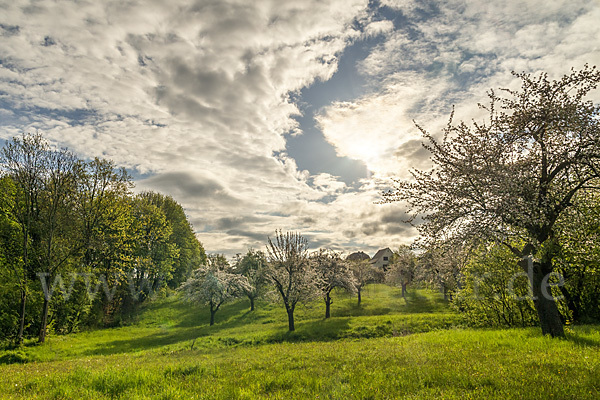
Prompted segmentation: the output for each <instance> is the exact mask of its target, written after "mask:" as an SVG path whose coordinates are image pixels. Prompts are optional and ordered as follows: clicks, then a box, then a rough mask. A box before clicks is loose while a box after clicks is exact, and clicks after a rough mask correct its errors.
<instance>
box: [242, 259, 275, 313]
mask: <svg viewBox="0 0 600 400" xmlns="http://www.w3.org/2000/svg"><path fill="white" fill-rule="evenodd" d="M234 271H235V273H236V274H240V275H242V276H245V277H246V279H248V283H250V286H249V287H248V289H246V290H244V294H245V295H246V297H248V299H249V300H250V311H254V302H255V300H256V299H257V298H258V297H260V296H261V295H262V294H263V293H264V291H265V288H266V286H267V283H268V282H267V258H266V257H265V254H264V253H263V252H262V251H256V250H253V249H248V252H247V253H246V254H245V255H244V256H243V257H239V255H238V258H237V261H236V263H235V266H234Z"/></svg>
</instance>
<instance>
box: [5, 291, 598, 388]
mask: <svg viewBox="0 0 600 400" xmlns="http://www.w3.org/2000/svg"><path fill="white" fill-rule="evenodd" d="M296 313H297V314H296V320H297V325H296V331H295V332H291V333H290V332H287V316H286V314H285V311H284V309H283V307H281V306H279V305H278V304H270V303H266V302H258V304H257V310H255V311H253V312H250V311H249V302H247V301H243V300H240V301H237V302H233V303H230V304H226V305H225V306H223V308H222V309H221V310H219V312H218V313H217V315H216V324H215V325H214V326H212V327H211V326H209V325H208V321H209V312H208V310H207V309H205V308H203V307H201V306H197V305H192V304H189V303H184V302H182V301H181V300H180V299H179V297H178V296H177V295H170V296H167V297H164V298H157V299H153V300H152V301H151V302H149V303H148V304H146V305H145V306H144V308H143V309H142V310H141V313H140V314H139V316H138V318H137V320H135V321H132V323H131V324H130V325H128V326H124V327H120V328H113V329H104V330H96V331H88V332H81V333H77V334H71V335H67V336H50V337H49V338H48V340H47V343H46V344H44V345H36V344H34V343H33V342H31V343H28V342H27V343H26V344H25V346H24V347H22V348H20V349H5V350H3V351H1V352H0V363H1V364H0V374H1V376H2V379H1V380H0V397H1V398H7V399H12V398H15V399H20V398H23V399H30V398H43V399H79V398H81V399H146V398H156V399H257V398H272V399H297V398H310V399H317V398H319V399H400V398H406V399H440V398H443V399H470V398H481V399H489V398H492V399H494V398H497V399H540V398H547V399H597V398H600V331H599V329H598V327H597V326H576V327H571V328H569V329H568V335H567V339H564V340H558V339H550V338H547V337H542V336H541V334H540V332H539V329H537V328H523V329H510V330H509V329H507V330H484V329H468V328H464V327H462V323H461V322H462V318H461V315H459V314H457V313H455V312H454V311H452V310H451V309H450V307H449V306H448V305H447V304H446V303H445V302H444V301H443V299H442V298H441V296H440V295H439V294H438V293H435V292H431V291H428V290H425V289H422V290H410V291H409V295H408V297H407V298H406V299H404V298H402V297H401V295H400V291H399V290H398V289H395V288H390V287H388V286H385V285H370V286H368V287H367V288H366V291H365V292H364V295H363V302H362V304H361V306H360V307H359V306H357V304H356V298H355V297H350V296H348V295H345V294H343V293H337V294H336V297H335V299H334V304H333V306H332V318H330V319H327V320H326V319H324V318H323V317H324V305H323V304H322V302H315V303H313V304H310V305H308V306H303V307H300V308H299V309H298V310H297V311H296Z"/></svg>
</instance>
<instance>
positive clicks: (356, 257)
mask: <svg viewBox="0 0 600 400" xmlns="http://www.w3.org/2000/svg"><path fill="white" fill-rule="evenodd" d="M370 259H371V257H369V255H368V254H367V253H365V252H363V251H357V252H354V253H352V254H349V255H348V257H346V260H348V261H361V260H370Z"/></svg>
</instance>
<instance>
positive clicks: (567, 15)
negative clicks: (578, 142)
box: [317, 0, 600, 177]
mask: <svg viewBox="0 0 600 400" xmlns="http://www.w3.org/2000/svg"><path fill="white" fill-rule="evenodd" d="M592 3H593V2H591V3H590V2H585V1H575V2H571V1H569V2H567V1H551V2H546V1H537V0H536V1H530V2H525V3H524V2H521V1H508V2H494V1H484V2H481V1H474V0H473V1H463V0H457V1H450V2H440V3H436V4H437V6H439V7H438V8H439V10H438V11H436V8H435V7H433V8H431V7H429V6H428V4H429V3H420V2H413V1H391V0H390V1H385V2H384V4H385V5H387V6H389V7H392V8H394V9H397V10H401V11H402V12H403V13H404V14H405V15H407V16H408V17H409V18H408V21H409V22H408V25H407V27H406V29H402V28H400V29H399V30H396V31H393V32H390V33H388V35H387V37H386V40H385V41H384V42H383V43H381V44H380V45H378V46H377V47H376V48H375V49H374V50H373V51H371V52H370V54H369V55H368V57H366V58H365V59H364V60H362V61H361V62H360V63H359V71H360V73H361V74H362V75H363V76H365V77H366V78H367V79H368V80H369V82H370V84H371V85H372V88H373V89H372V91H371V92H370V93H368V94H366V95H365V96H363V97H362V98H360V99H356V100H352V101H348V102H338V103H334V104H332V105H330V106H328V107H325V108H324V109H323V110H322V112H321V114H320V115H319V116H318V117H317V120H318V122H319V125H320V127H321V129H322V131H323V134H324V135H325V137H326V138H327V140H328V141H329V142H330V143H332V144H333V145H334V146H335V148H336V149H337V151H338V153H339V154H341V155H345V156H348V157H352V158H355V159H358V160H362V161H364V162H365V164H366V165H367V167H368V168H369V169H370V170H371V171H373V172H374V173H375V174H376V176H379V177H385V176H388V175H395V176H400V177H406V176H407V171H408V169H409V168H410V167H417V168H425V167H426V164H427V153H426V152H424V151H423V150H422V149H421V148H420V147H419V146H418V140H419V139H420V133H419V132H418V130H417V129H415V125H414V123H413V120H415V121H416V122H417V123H418V124H419V125H420V126H422V127H424V128H426V129H427V130H428V131H430V132H433V133H435V132H439V131H440V129H441V127H442V126H443V125H444V124H445V123H447V120H448V116H449V114H450V112H451V111H452V106H453V105H454V106H455V107H456V116H455V119H456V120H461V119H462V120H467V121H469V120H470V119H472V118H475V119H477V120H480V119H482V118H483V117H484V116H485V114H484V113H482V111H481V110H479V109H478V108H477V103H478V102H482V103H485V102H487V97H486V91H487V90H489V89H491V88H494V89H497V88H498V87H511V86H513V85H514V84H515V83H516V81H515V79H514V77H513V76H512V75H511V74H510V71H511V70H516V71H519V72H520V71H526V72H532V73H536V72H538V71H547V72H549V73H550V75H551V76H552V77H558V76H560V75H562V74H566V73H568V72H569V69H570V68H571V67H576V68H580V67H582V66H583V64H584V63H586V62H587V63H590V64H600V47H599V46H598V38H599V37H600V27H599V25H598V24H597V23H594V22H593V21H598V20H599V18H600V6H599V4H598V3H595V4H592ZM424 15H425V16H424ZM596 96H598V97H599V98H600V95H598V94H596Z"/></svg>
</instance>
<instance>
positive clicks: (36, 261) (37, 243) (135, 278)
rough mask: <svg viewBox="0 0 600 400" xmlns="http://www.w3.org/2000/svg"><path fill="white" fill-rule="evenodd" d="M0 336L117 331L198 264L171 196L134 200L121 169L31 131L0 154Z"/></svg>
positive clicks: (200, 253)
mask: <svg viewBox="0 0 600 400" xmlns="http://www.w3.org/2000/svg"><path fill="white" fill-rule="evenodd" d="M0 162H1V164H0V165H1V168H2V172H1V176H0V334H1V336H2V338H13V339H14V340H15V341H16V342H17V343H21V342H22V341H23V339H24V338H25V337H31V336H37V337H38V340H39V341H40V342H44V341H45V338H46V335H47V333H48V332H49V331H53V332H57V333H68V332H72V331H75V330H78V329H80V328H81V327H83V326H110V325H115V324H119V323H121V322H122V321H123V319H124V318H126V316H127V315H129V314H130V313H131V312H132V311H133V310H134V309H135V307H136V305H137V304H139V303H140V302H143V301H144V300H145V299H146V298H147V297H148V296H150V295H151V294H152V293H153V292H156V291H159V290H161V289H164V288H167V287H171V288H176V287H178V286H179V285H180V284H181V283H182V282H184V281H185V280H186V279H187V278H188V277H189V276H190V274H191V272H192V271H193V270H195V269H197V268H198V266H200V265H202V264H204V263H205V260H206V255H205V252H204V249H203V247H202V244H201V243H200V242H199V241H198V240H197V238H196V237H195V235H194V232H193V229H192V226H191V224H190V222H189V221H188V219H187V217H186V215H185V212H184V210H183V208H182V207H181V205H179V204H178V203H177V202H176V201H175V200H174V199H173V198H171V197H169V196H164V195H162V194H159V193H154V192H144V193H140V194H137V195H136V194H134V193H133V192H132V190H133V183H132V180H131V177H130V176H129V174H128V173H127V171H126V170H125V169H123V168H117V166H116V165H115V164H114V162H112V161H110V160H105V159H100V158H95V159H94V160H91V161H86V160H82V159H80V158H78V157H77V156H76V155H75V154H74V153H72V152H70V151H69V150H67V149H57V148H53V147H51V146H50V144H49V143H48V142H47V141H46V140H45V139H44V138H43V137H42V135H40V134H24V135H22V136H19V137H15V138H12V140H10V141H8V142H7V143H6V144H5V145H4V147H3V148H2V149H1V151H0Z"/></svg>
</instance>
